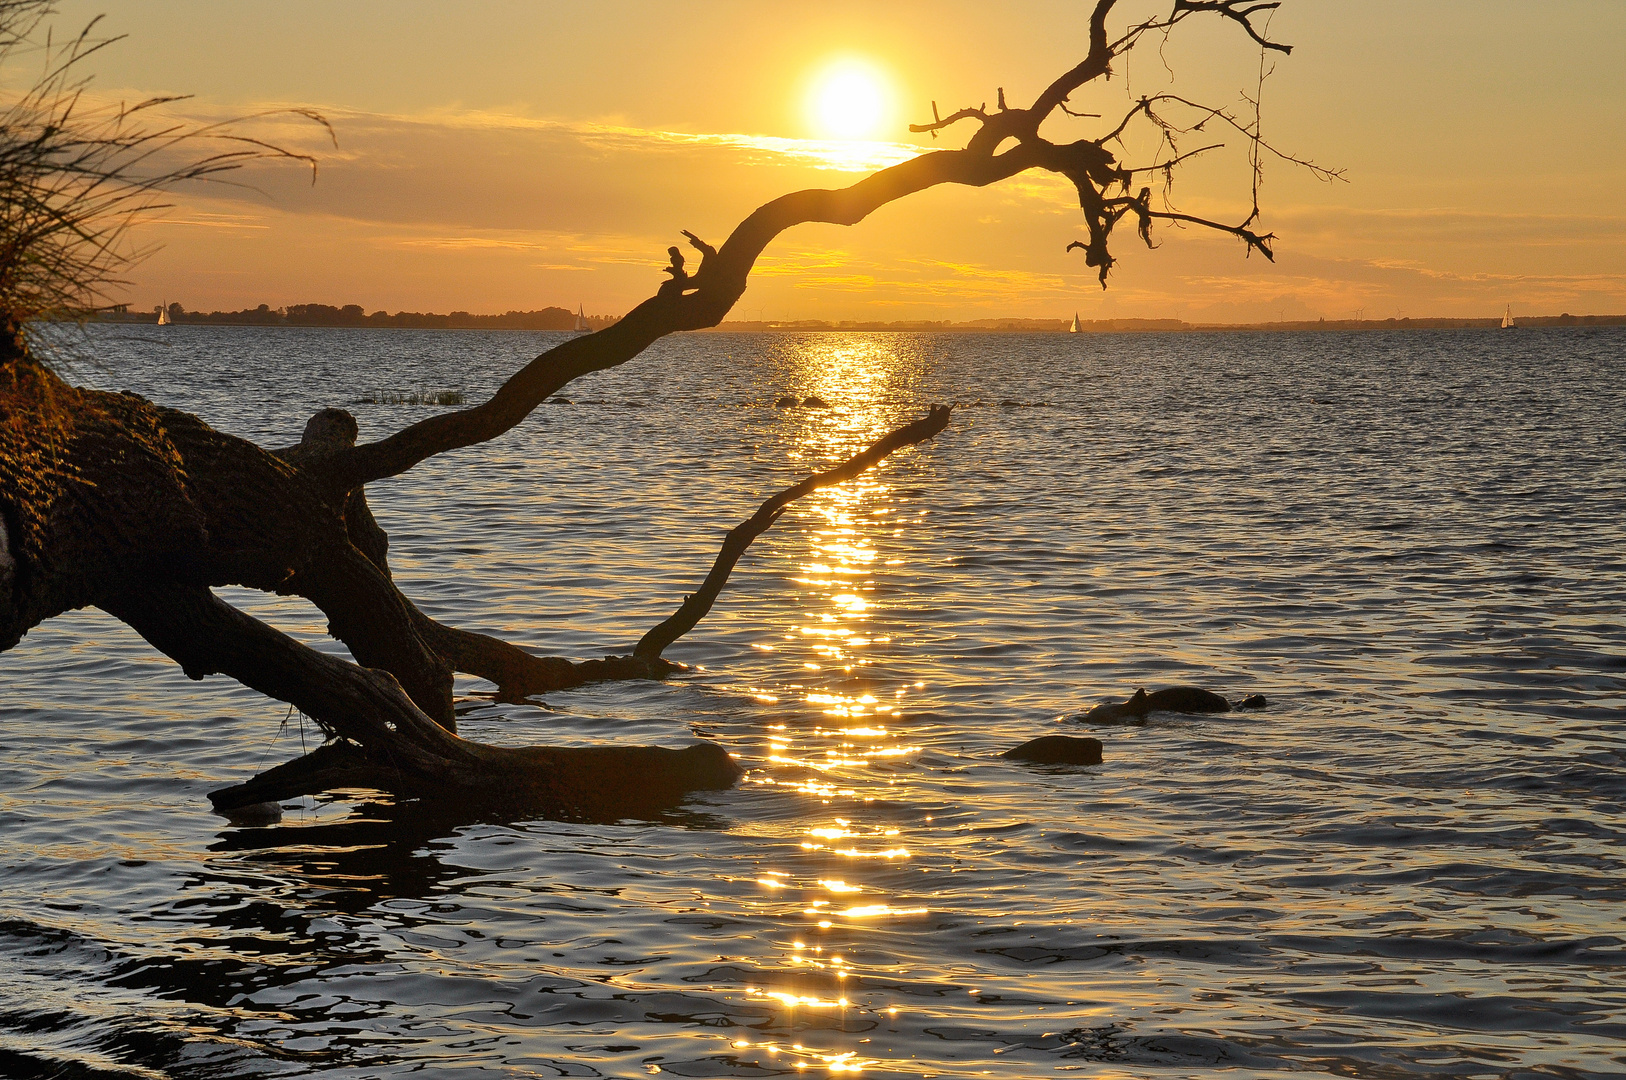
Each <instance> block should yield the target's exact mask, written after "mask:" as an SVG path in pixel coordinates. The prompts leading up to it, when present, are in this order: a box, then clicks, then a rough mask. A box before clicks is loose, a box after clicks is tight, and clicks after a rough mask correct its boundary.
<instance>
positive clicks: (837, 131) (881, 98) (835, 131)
mask: <svg viewBox="0 0 1626 1080" xmlns="http://www.w3.org/2000/svg"><path fill="white" fill-rule="evenodd" d="M807 111H808V118H809V120H810V121H811V122H812V125H813V129H814V130H815V131H816V132H817V133H818V134H819V135H820V136H822V137H824V138H826V139H871V138H874V137H875V136H877V135H879V134H881V132H882V131H883V130H885V128H886V127H887V125H888V122H889V121H890V120H891V113H892V92H891V88H890V87H889V86H888V85H887V80H886V77H885V76H884V75H882V74H881V72H880V71H879V70H878V69H877V68H875V67H874V66H873V65H871V64H867V63H864V62H863V61H860V60H838V61H836V62H834V63H831V64H829V65H827V66H826V67H825V68H824V69H823V70H822V71H821V72H819V74H818V75H817V76H816V77H815V78H814V80H813V87H812V91H811V93H809V95H808V110H807Z"/></svg>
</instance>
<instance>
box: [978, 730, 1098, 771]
mask: <svg viewBox="0 0 1626 1080" xmlns="http://www.w3.org/2000/svg"><path fill="white" fill-rule="evenodd" d="M999 756H1000V757H1007V758H1011V759H1013V760H1015V761H1032V762H1035V763H1036V764H1039V765H1099V764H1101V740H1100V739H1090V738H1078V737H1077V736H1073V735H1045V736H1043V737H1041V738H1037V739H1034V740H1033V741H1032V742H1025V743H1023V744H1022V745H1021V746H1018V747H1017V748H1016V749H1014V750H1007V751H1005V752H1004V753H1003V754H1001V755H999Z"/></svg>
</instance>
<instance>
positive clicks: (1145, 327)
mask: <svg viewBox="0 0 1626 1080" xmlns="http://www.w3.org/2000/svg"><path fill="white" fill-rule="evenodd" d="M170 317H171V321H172V323H173V324H174V325H179V326H291V327H292V326H304V327H309V326H320V327H335V328H346V329H364V330H377V329H401V330H530V331H542V332H559V331H569V330H573V329H574V328H575V325H576V323H575V320H576V315H575V314H574V313H573V312H569V311H566V310H565V309H564V308H543V309H541V310H538V311H510V312H506V313H504V314H502V315H474V314H471V313H469V312H466V311H454V312H451V313H450V314H447V315H437V314H433V313H425V312H410V311H400V312H396V313H395V314H393V315H391V314H389V313H387V312H383V311H375V312H373V313H372V314H370V315H368V314H364V313H362V311H361V309H360V307H358V306H356V305H350V306H349V307H345V308H335V307H329V306H328V305H325V304H298V305H293V306H291V307H288V308H275V309H273V308H270V307H268V306H266V305H261V306H260V307H259V308H256V309H249V310H245V311H224V312H223V311H211V312H208V313H204V312H197V311H186V310H184V309H182V308H181V307H180V305H179V304H172V305H170ZM157 319H158V316H157V313H156V312H155V311H153V312H134V311H128V310H115V311H113V312H109V313H106V314H104V315H102V316H101V317H100V318H99V319H98V320H97V321H98V322H111V323H123V324H131V323H134V324H146V325H149V326H151V325H153V324H154V323H156V322H157ZM582 321H583V322H584V323H585V324H586V329H588V330H602V329H604V328H606V327H608V326H613V325H614V324H615V323H617V322H619V321H620V319H619V317H617V316H607V315H589V316H587V317H585V318H584V319H583V320H582ZM1501 321H1502V320H1501V319H1500V318H1488V319H1448V318H1422V319H1314V320H1302V321H1282V322H1263V323H1192V322H1186V321H1185V320H1183V319H1091V320H1087V321H1086V320H1080V322H1079V332H1080V333H1086V334H1137V333H1140V334H1166V333H1190V332H1200V333H1237V332H1275V333H1280V332H1306V331H1312V332H1313V331H1351V330H1490V329H1496V328H1497V327H1499V326H1500V325H1501ZM1514 321H1515V323H1516V324H1517V326H1518V327H1520V328H1526V329H1544V328H1548V327H1576V326H1580V327H1586V326H1626V315H1571V314H1568V313H1564V314H1561V315H1531V316H1524V317H1520V318H1517V319H1515V320H1514ZM1071 325H1072V320H1070V319H974V320H971V321H968V322H949V321H940V322H939V321H931V320H905V321H897V322H872V321H861V320H850V319H849V320H841V321H827V320H822V319H798V320H793V321H786V322H770V321H764V320H758V321H740V322H725V323H723V324H721V325H720V326H716V327H712V328H710V329H709V330H705V331H698V332H700V333H725V334H729V333H846V332H862V333H905V334H920V333H973V334H1059V333H1066V332H1067V330H1068V328H1069V327H1070V326H1071Z"/></svg>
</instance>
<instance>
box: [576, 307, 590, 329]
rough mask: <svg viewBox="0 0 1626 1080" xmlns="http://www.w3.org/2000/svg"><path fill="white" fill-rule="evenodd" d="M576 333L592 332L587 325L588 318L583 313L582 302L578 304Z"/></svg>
mask: <svg viewBox="0 0 1626 1080" xmlns="http://www.w3.org/2000/svg"><path fill="white" fill-rule="evenodd" d="M576 333H578V334H587V333H591V330H590V328H589V327H588V325H587V319H586V318H585V317H583V315H582V306H581V305H580V304H577V305H576Z"/></svg>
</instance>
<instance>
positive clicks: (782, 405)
mask: <svg viewBox="0 0 1626 1080" xmlns="http://www.w3.org/2000/svg"><path fill="white" fill-rule="evenodd" d="M798 404H800V403H799V402H798V401H797V400H796V396H795V395H794V394H786V395H785V396H784V397H782V398H780V399H779V400H778V401H776V402H774V403H773V407H774V408H776V409H794V408H795V407H796V406H797V405H798Z"/></svg>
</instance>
